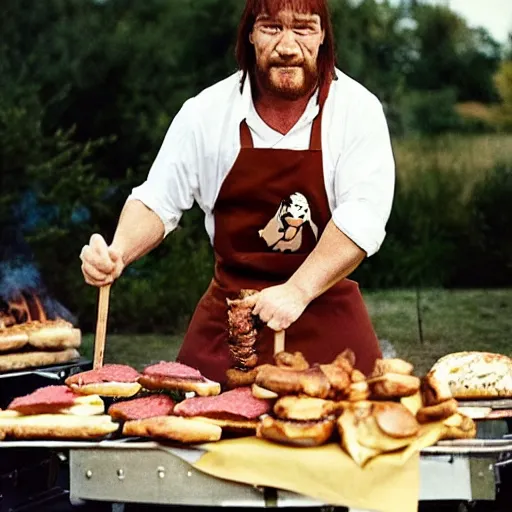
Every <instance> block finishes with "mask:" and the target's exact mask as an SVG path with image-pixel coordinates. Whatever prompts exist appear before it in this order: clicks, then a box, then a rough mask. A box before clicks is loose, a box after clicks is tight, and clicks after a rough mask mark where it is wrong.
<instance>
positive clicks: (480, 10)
mask: <svg viewBox="0 0 512 512" xmlns="http://www.w3.org/2000/svg"><path fill="white" fill-rule="evenodd" d="M428 1H429V2H430V3H437V4H445V5H448V6H449V7H450V9H451V10H452V11H455V12H456V13H457V14H459V15H460V16H461V17H463V18H465V19H466V21H467V23H468V25H469V26H470V27H476V26H481V27H484V28H486V29H487V30H488V31H489V33H490V34H491V36H492V37H493V38H494V39H496V40H497V41H498V42H499V43H505V42H507V34H508V33H509V32H512V0H428Z"/></svg>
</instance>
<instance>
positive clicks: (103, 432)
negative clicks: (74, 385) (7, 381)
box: [0, 386, 119, 439]
mask: <svg viewBox="0 0 512 512" xmlns="http://www.w3.org/2000/svg"><path fill="white" fill-rule="evenodd" d="M103 413H104V404H103V401H102V400H101V398H100V397H99V396H97V395H96V396H94V395H90V396H81V395H77V394H76V393H74V392H73V391H72V390H70V389H69V388H68V387H67V386H46V387H44V388H39V389H37V390H36V391H34V392H33V393H30V394H29V395H26V396H22V397H18V398H15V399H14V400H13V401H12V402H11V403H10V404H9V406H8V408H7V410H6V411H2V413H1V414H0V436H1V437H12V438H14V439H97V438H103V437H105V436H107V435H108V434H111V433H113V432H116V431H117V430H118V427H119V425H118V424H117V423H114V422H113V421H112V419H111V417H110V416H108V415H106V414H103Z"/></svg>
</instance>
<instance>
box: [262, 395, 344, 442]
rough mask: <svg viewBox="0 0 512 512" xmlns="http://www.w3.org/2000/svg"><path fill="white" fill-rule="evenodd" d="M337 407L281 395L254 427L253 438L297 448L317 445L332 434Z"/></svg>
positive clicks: (332, 402) (315, 399)
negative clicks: (255, 436) (268, 413)
mask: <svg viewBox="0 0 512 512" xmlns="http://www.w3.org/2000/svg"><path fill="white" fill-rule="evenodd" d="M338 411H339V405H338V404H337V403H336V402H334V401H331V400H324V399H322V398H312V397H306V396H302V397H298V396H285V397H282V398H280V399H279V400H278V401H277V402H276V403H275V404H274V407H273V413H274V416H266V417H264V418H263V419H262V421H261V422H260V423H259V425H258V429H257V432H256V435H257V437H259V438H261V439H266V440H268V441H272V442H275V443H279V444H287V445H290V446H298V447H312V446H320V445H322V444H324V443H326V442H327V441H328V440H329V439H330V438H331V437H332V435H333V433H334V432H335V428H336V414H337V413H338Z"/></svg>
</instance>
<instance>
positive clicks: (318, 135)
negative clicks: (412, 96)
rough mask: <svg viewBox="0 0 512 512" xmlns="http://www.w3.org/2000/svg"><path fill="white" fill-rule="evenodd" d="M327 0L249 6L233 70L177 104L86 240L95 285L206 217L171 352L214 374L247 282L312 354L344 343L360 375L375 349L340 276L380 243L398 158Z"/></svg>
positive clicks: (220, 373) (86, 266)
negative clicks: (179, 341)
mask: <svg viewBox="0 0 512 512" xmlns="http://www.w3.org/2000/svg"><path fill="white" fill-rule="evenodd" d="M326 3H327V2H326V0H308V1H304V0H302V1H301V0H272V1H270V0H247V2H246V6H245V10H244V12H243V15H242V19H241V23H240V27H239V34H238V43H237V50H236V55H237V60H238V64H239V71H238V72H237V73H235V74H234V75H232V76H230V77H228V78H226V79H225V80H223V81H221V82H219V83H217V84H215V85H213V86H212V87H209V88H208V89H206V90H204V91H202V92H201V93H200V94H199V95H197V96H196V97H194V98H191V99H189V100H188V101H187V102H185V104H184V105H183V107H182V109H181V110H180V112H179V113H178V114H177V116H176V117H175V119H174V120H173V122H172V123H171V126H170V128H169V131H168V133H167V135H166V137H165V140H164V142H163V145H162V147H161V149H160V152H159V154H158V156H157V158H156V160H155V162H154V164H153V166H152V168H151V170H150V172H149V176H148V178H147V181H146V182H145V183H143V184H142V185H141V186H140V187H137V188H135V189H134V190H133V192H132V194H131V196H130V197H129V198H128V201H127V203H126V205H125V207H124V209H123V211H122V214H121V217H120V220H119V224H118V227H117V230H116V233H115V236H114V239H113V241H112V244H111V245H110V246H107V244H106V242H105V241H104V240H103V238H102V237H101V236H99V235H97V234H95V235H93V236H92V237H91V241H90V243H89V245H87V246H85V247H84V248H83V250H82V253H81V259H82V262H83V264H82V270H83V274H84V276H85V280H86V282H87V283H89V284H92V285H95V286H102V285H105V284H108V283H111V282H112V281H113V280H114V279H116V278H118V277H119V276H120V275H121V273H122V271H123V269H124V268H125V267H126V266H127V265H129V264H130V263H131V262H133V261H134V260H136V259H137V258H140V257H142V256H143V255H145V254H146V253H148V252H149V251H150V250H152V249H153V248H154V247H155V246H157V245H158V244H159V243H160V242H161V241H162V240H163V239H164V237H165V236H167V235H168V234H169V233H171V232H172V231H173V230H174V229H175V228H176V227H177V225H178V222H179V220H180V217H181V215H182V212H183V211H184V210H187V209H189V208H191V207H192V205H193V203H194V200H195V201H197V203H198V204H199V205H200V206H201V208H202V209H203V211H204V212H205V216H206V220H205V225H206V230H207V232H208V234H209V236H210V239H211V242H212V246H213V249H214V253H215V261H216V265H215V274H214V277H213V280H212V282H211V284H210V286H209V288H208V290H207V291H206V293H205V294H204V296H203V297H202V298H201V300H200V302H199V304H198V306H197V309H196V311H195V313H194V315H193V317H192V320H191V323H190V325H189V328H188V331H187V333H186V336H185V339H184V342H183V346H182V347H181V351H180V353H179V355H178V360H179V361H181V362H183V363H185V364H188V365H190V366H193V367H196V368H198V369H199V370H200V371H201V372H202V373H203V374H204V375H205V376H207V377H209V378H211V379H214V380H217V381H220V382H223V381H224V379H225V371H226V369H228V368H229V367H230V365H231V364H232V363H231V361H230V358H229V352H228V346H227V312H226V308H227V306H226V298H228V297H229V298H234V297H236V295H237V294H238V293H239V291H240V290H241V289H243V288H249V289H256V290H258V291H259V293H257V294H256V295H254V296H251V297H249V298H247V299H246V301H247V304H248V305H249V306H250V307H253V312H254V314H256V315H259V317H260V318H261V320H262V321H263V322H264V324H266V326H265V327H264V328H263V330H262V333H261V339H260V340H259V342H258V353H259V362H260V363H262V362H271V361H272V350H273V333H274V331H280V330H284V329H286V350H288V351H292V352H293V351H301V352H302V353H303V354H304V355H305V356H306V358H307V359H309V361H310V362H311V363H314V362H328V361H331V360H332V359H333V358H334V357H335V356H336V355H337V354H338V353H339V352H341V351H342V350H343V349H344V348H346V347H350V348H352V349H353V350H354V352H355V353H356V356H357V366H358V367H359V368H360V369H361V370H362V371H363V372H365V373H368V372H370V371H371V370H372V368H373V364H374V361H375V359H376V358H377V357H380V356H381V352H380V349H379V344H378V341H377V338H376V336H375V333H374V331H373V328H372V325H371V322H370V319H369V316H368V313H367V311H366V308H365V305H364V302H363V299H362V296H361V294H360V292H359V288H358V285H357V284H356V283H355V282H353V281H351V280H349V279H347V276H348V275H350V274H351V272H353V271H354V270H355V269H356V268H357V267H358V265H359V264H360V263H361V262H362V261H363V260H364V259H365V258H366V257H369V256H371V255H373V254H375V253H376V252H377V251H378V249H379V248H380V245H381V244H382V241H383V239H384V236H385V225H386V222H387V220H388V217H389V214H390V209H391V204H392V197H393V189H394V161H393V155H392V150H391V144H390V139H389V133H388V128H387V124H386V119H385V116H384V113H383V110H382V106H381V104H380V102H379V101H378V99H377V98H376V97H375V96H374V95H373V94H371V93H370V92H369V91H367V90H366V89H365V88H364V87H363V86H361V85H359V84H358V83H357V82H355V81H354V80H352V79H351V78H349V77H348V76H346V75H345V74H343V73H342V72H341V71H339V70H338V69H336V68H335V60H334V46H333V35H332V29H331V24H330V20H329V15H328V12H327V6H326Z"/></svg>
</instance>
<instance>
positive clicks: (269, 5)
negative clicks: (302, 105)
mask: <svg viewBox="0 0 512 512" xmlns="http://www.w3.org/2000/svg"><path fill="white" fill-rule="evenodd" d="M286 8H289V9H292V10H293V11H295V12H299V13H304V14H317V15H318V16H320V23H321V26H322V29H323V30H324V31H325V38H324V42H323V44H322V46H321V47H320V50H319V52H318V60H317V66H318V81H319V84H318V85H319V88H320V100H322V99H325V98H323V97H324V96H326V95H327V93H328V90H329V85H330V84H331V81H332V80H335V79H336V71H335V66H336V54H335V50H334V36H333V31H332V24H331V18H330V16H329V8H328V6H327V0H246V2H245V9H244V11H243V13H242V18H241V20H240V25H239V26H238V37H237V42H236V50H235V52H236V60H237V62H238V67H239V69H240V70H241V71H242V72H243V73H242V80H241V83H240V86H241V88H243V84H244V82H245V78H246V77H247V74H249V75H250V74H251V73H252V72H253V70H254V68H255V65H256V55H255V53H254V48H253V46H252V44H251V43H250V41H249V34H250V33H251V32H252V29H253V27H254V22H255V21H256V18H257V17H258V16H259V15H260V14H261V13H265V14H268V15H269V16H275V15H276V14H277V13H278V12H279V11H281V10H283V9H286Z"/></svg>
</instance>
